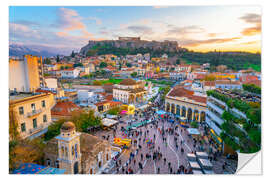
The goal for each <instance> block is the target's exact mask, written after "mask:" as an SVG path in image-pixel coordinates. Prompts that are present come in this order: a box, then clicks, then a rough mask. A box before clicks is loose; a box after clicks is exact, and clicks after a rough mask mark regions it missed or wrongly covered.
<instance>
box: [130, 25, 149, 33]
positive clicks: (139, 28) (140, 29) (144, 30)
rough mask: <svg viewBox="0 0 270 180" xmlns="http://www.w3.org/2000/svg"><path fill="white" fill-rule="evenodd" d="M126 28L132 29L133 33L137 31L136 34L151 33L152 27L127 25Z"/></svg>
mask: <svg viewBox="0 0 270 180" xmlns="http://www.w3.org/2000/svg"><path fill="white" fill-rule="evenodd" d="M127 29H128V30H129V31H132V32H134V33H137V34H141V33H142V34H152V33H153V30H152V28H150V27H148V26H140V25H138V26H128V27H127Z"/></svg>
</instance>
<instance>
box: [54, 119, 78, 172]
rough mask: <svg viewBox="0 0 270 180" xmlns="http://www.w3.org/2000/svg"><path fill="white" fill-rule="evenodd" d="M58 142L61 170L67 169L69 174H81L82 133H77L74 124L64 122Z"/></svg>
mask: <svg viewBox="0 0 270 180" xmlns="http://www.w3.org/2000/svg"><path fill="white" fill-rule="evenodd" d="M60 131H61V133H60V135H58V136H57V137H56V139H57V140H58V158H57V160H58V161H59V168H60V169H66V171H67V173H68V174H78V173H80V172H81V151H80V133H78V132H76V128H75V125H74V124H73V123H72V122H64V123H63V125H62V127H61V129H60Z"/></svg>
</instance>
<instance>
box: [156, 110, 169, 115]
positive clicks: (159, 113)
mask: <svg viewBox="0 0 270 180" xmlns="http://www.w3.org/2000/svg"><path fill="white" fill-rule="evenodd" d="M166 113H167V112H166V111H163V110H158V111H157V114H158V115H164V114H166Z"/></svg>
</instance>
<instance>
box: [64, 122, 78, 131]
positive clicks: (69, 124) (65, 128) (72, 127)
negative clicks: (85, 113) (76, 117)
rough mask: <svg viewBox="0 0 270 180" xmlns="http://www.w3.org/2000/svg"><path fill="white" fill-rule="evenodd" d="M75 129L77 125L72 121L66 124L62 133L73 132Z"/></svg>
mask: <svg viewBox="0 0 270 180" xmlns="http://www.w3.org/2000/svg"><path fill="white" fill-rule="evenodd" d="M74 129H75V125H74V124H73V123H72V122H70V121H67V122H64V123H63V125H62V127H61V130H62V131H73V130H74Z"/></svg>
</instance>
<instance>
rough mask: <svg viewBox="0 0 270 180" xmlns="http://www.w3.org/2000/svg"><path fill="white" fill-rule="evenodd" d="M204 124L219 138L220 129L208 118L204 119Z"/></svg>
mask: <svg viewBox="0 0 270 180" xmlns="http://www.w3.org/2000/svg"><path fill="white" fill-rule="evenodd" d="M205 121H206V123H207V124H208V125H209V127H210V128H212V129H213V130H214V131H215V133H216V134H217V135H218V136H219V135H220V133H221V129H220V128H219V127H217V126H216V125H215V123H214V122H212V121H211V120H210V119H209V118H206V120H205Z"/></svg>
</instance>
